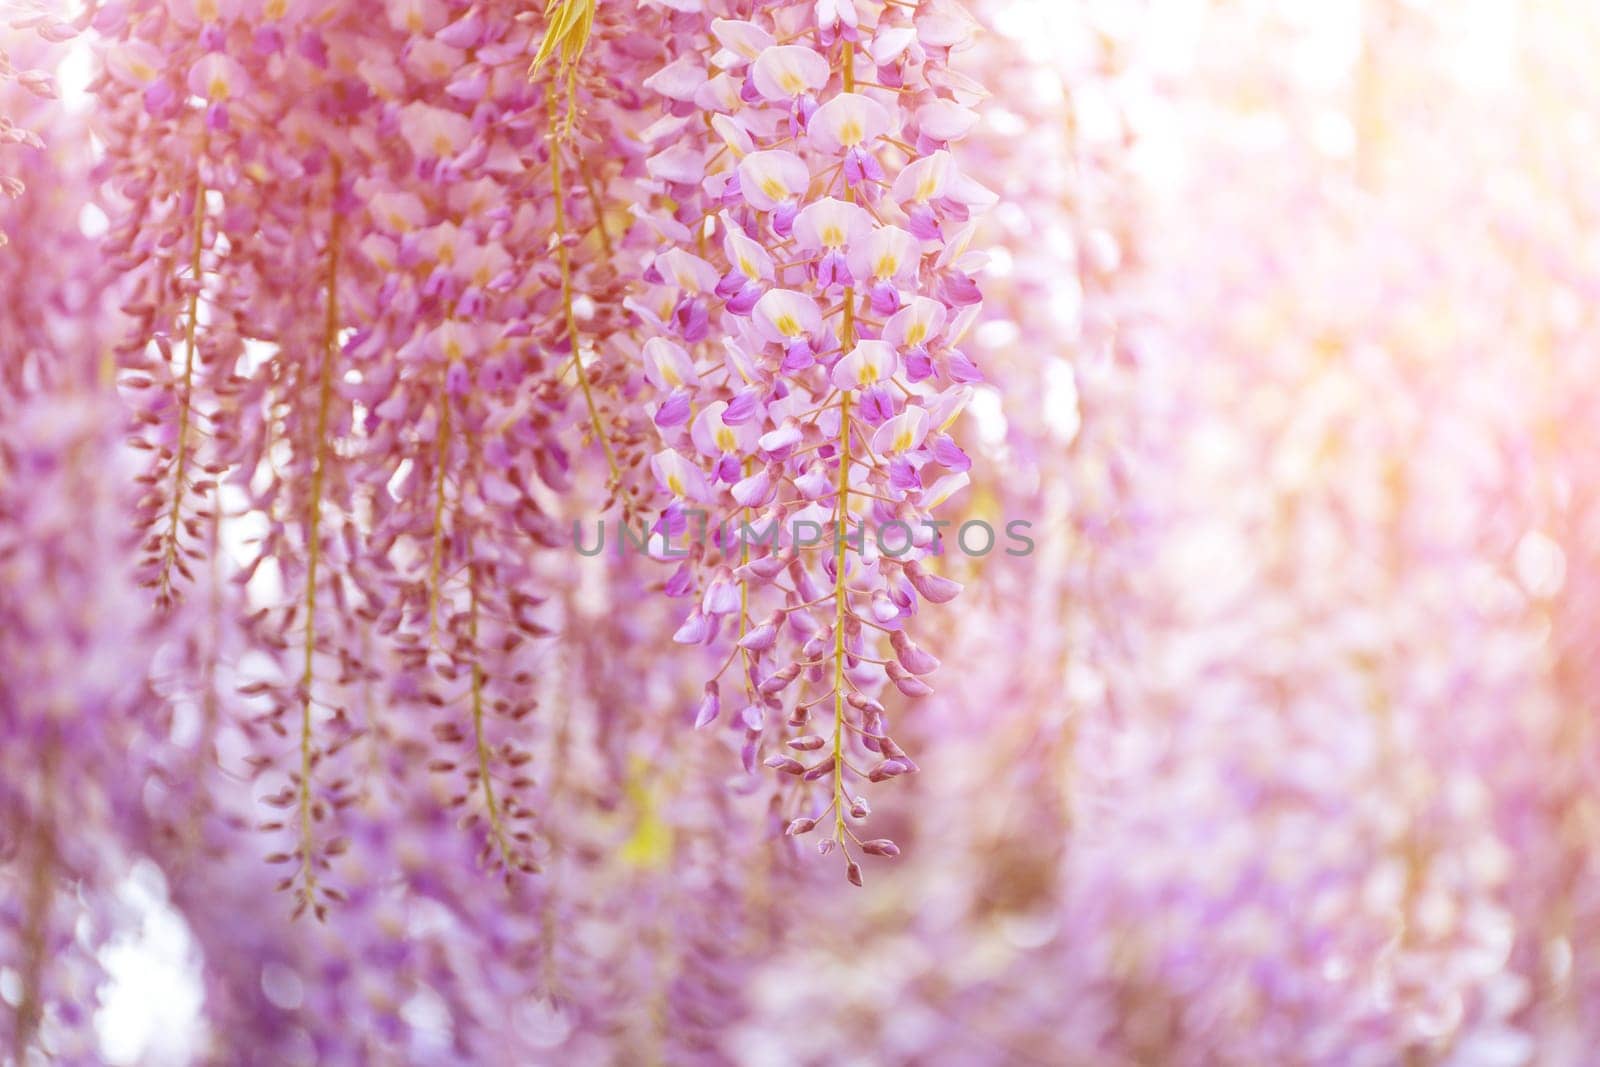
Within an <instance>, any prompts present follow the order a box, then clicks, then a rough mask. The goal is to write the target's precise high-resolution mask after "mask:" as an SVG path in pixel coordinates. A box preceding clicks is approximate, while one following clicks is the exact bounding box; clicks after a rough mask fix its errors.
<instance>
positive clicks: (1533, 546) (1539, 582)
mask: <svg viewBox="0 0 1600 1067" xmlns="http://www.w3.org/2000/svg"><path fill="white" fill-rule="evenodd" d="M1516 568H1517V581H1519V582H1521V583H1522V588H1524V589H1526V590H1527V591H1528V594H1529V595H1530V596H1536V597H1552V596H1555V595H1556V594H1557V593H1559V592H1560V591H1561V587H1562V585H1564V584H1565V583H1566V580H1567V556H1566V553H1565V552H1562V551H1561V546H1560V545H1558V544H1556V543H1555V542H1554V541H1552V540H1550V538H1548V537H1546V536H1545V535H1544V534H1542V533H1540V532H1539V531H1538V530H1532V531H1529V532H1528V533H1527V534H1525V535H1524V536H1523V538H1522V540H1521V541H1519V542H1517V555H1516Z"/></svg>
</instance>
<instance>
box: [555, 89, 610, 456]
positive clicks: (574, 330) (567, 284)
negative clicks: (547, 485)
mask: <svg viewBox="0 0 1600 1067" xmlns="http://www.w3.org/2000/svg"><path fill="white" fill-rule="evenodd" d="M549 108H550V189H551V192H552V193H553V194H554V199H555V210H556V262H557V263H558V264H559V265H560V268H561V306H562V309H563V311H564V312H565V314H566V320H567V340H568V341H569V342H570V344H571V345H572V364H573V366H574V367H576V368H577V371H578V384H579V385H580V386H582V387H583V402H584V404H585V405H587V407H588V409H589V424H590V426H591V427H593V429H594V436H595V439H596V440H598V441H599V442H600V447H601V449H602V450H603V451H604V452H605V454H606V466H607V467H609V468H610V470H611V484H612V485H613V486H619V485H621V483H622V472H621V471H620V470H619V469H618V467H617V457H616V456H615V455H613V454H612V452H611V440H610V439H609V438H608V437H607V436H606V431H605V428H604V426H603V425H602V424H601V422H600V409H599V407H598V406H597V405H596V404H595V401H594V391H593V390H592V389H591V388H590V387H589V372H588V371H587V370H585V369H584V366H583V356H582V354H581V352H580V350H579V349H580V346H579V344H578V317H577V315H576V314H574V313H573V310H572V263H571V259H570V255H569V253H568V251H567V209H566V205H565V203H564V202H563V200H562V196H561V138H560V136H559V134H558V131H557V128H556V126H557V117H556V116H557V111H556V94H555V93H554V92H551V93H550V94H549Z"/></svg>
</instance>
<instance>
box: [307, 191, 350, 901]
mask: <svg viewBox="0 0 1600 1067" xmlns="http://www.w3.org/2000/svg"><path fill="white" fill-rule="evenodd" d="M333 186H334V190H335V197H337V190H338V188H339V166H338V164H335V165H334V168H333ZM331 215H332V219H333V221H332V224H331V228H330V229H329V232H328V296H327V304H326V308H325V312H324V317H323V327H322V381H321V384H320V386H319V388H318V391H317V427H316V436H315V438H314V440H313V443H312V447H313V448H314V449H315V455H314V458H313V459H312V465H311V502H310V514H309V516H308V518H307V523H306V525H307V545H306V600H305V612H306V643H305V664H304V667H303V669H302V673H301V677H300V688H301V690H302V692H301V704H300V864H301V872H302V875H303V877H304V878H305V893H306V903H307V905H308V906H310V907H312V908H315V906H316V902H315V901H314V900H312V899H311V897H312V892H313V890H314V889H315V888H316V884H317V878H316V871H315V869H314V867H313V865H312V864H313V856H312V837H313V834H312V827H311V807H312V802H311V686H312V682H313V680H314V678H315V670H314V661H315V655H316V649H317V567H318V565H319V563H320V562H321V558H322V487H323V480H324V478H325V477H326V475H327V458H328V409H329V408H331V407H332V406H333V364H334V358H335V356H336V354H337V353H338V347H339V233H340V215H339V212H338V209H337V208H334V210H333V211H332V212H331Z"/></svg>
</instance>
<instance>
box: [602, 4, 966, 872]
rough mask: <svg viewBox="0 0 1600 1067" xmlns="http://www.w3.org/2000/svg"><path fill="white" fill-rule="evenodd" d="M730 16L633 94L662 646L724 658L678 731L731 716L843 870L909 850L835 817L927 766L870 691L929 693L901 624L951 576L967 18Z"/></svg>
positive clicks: (858, 13)
mask: <svg viewBox="0 0 1600 1067" xmlns="http://www.w3.org/2000/svg"><path fill="white" fill-rule="evenodd" d="M723 7H725V8H726V10H723ZM741 13H742V8H741V6H740V5H736V4H728V5H716V6H715V9H714V10H706V11H704V12H701V13H699V14H697V15H696V16H695V17H687V16H680V17H678V18H676V19H675V20H674V23H673V29H674V33H675V37H674V45H675V47H674V48H673V50H672V59H671V62H669V63H667V64H665V65H664V66H663V67H662V68H661V69H660V70H658V71H656V72H655V73H653V74H652V75H651V76H650V78H649V79H648V80H647V81H646V82H645V86H646V87H647V88H649V89H651V90H652V91H653V92H655V93H657V94H659V95H661V96H663V97H665V98H666V99H667V100H668V101H670V105H671V106H670V108H669V109H668V113H667V114H665V115H663V116H662V117H661V118H660V119H659V120H657V122H656V123H654V124H653V125H652V126H651V127H650V129H648V130H646V131H645V132H644V134H643V136H645V137H646V138H647V139H648V141H649V143H650V144H651V146H652V151H651V153H650V155H649V157H648V158H647V160H646V161H645V166H646V168H647V171H648V173H649V176H650V178H651V183H650V184H651V186H652V190H653V196H652V201H651V207H652V209H651V210H650V211H648V212H646V213H644V214H643V215H642V217H641V220H640V223H639V225H640V226H641V227H644V228H647V229H648V230H649V231H651V232H652V233H654V234H655V235H656V237H657V239H658V241H659V244H660V246H661V247H660V249H659V250H658V251H655V252H654V253H653V254H651V255H649V256H648V257H647V259H646V262H645V264H644V270H643V275H642V279H641V283H640V284H639V285H637V286H636V287H635V289H634V292H633V293H632V294H631V296H630V298H629V306H630V307H631V308H632V309H633V310H634V312H635V314H636V315H637V316H638V318H639V319H640V320H641V321H642V323H643V326H644V328H643V330H642V331H641V332H642V336H643V337H644V340H643V343H642V344H641V345H640V347H639V359H640V360H641V361H642V363H643V374H644V376H645V379H646V382H647V385H648V389H649V393H648V395H649V398H650V399H649V400H648V402H647V409H648V410H649V412H650V415H651V419H652V421H653V422H654V424H655V428H656V432H657V434H658V435H659V439H660V445H661V447H660V448H659V450H658V451H656V453H655V454H654V455H653V456H652V457H651V461H650V465H651V470H652V472H653V474H654V475H655V478H656V482H657V486H658V488H659V489H660V490H661V491H662V492H663V493H665V494H667V495H668V496H670V497H671V502H670V503H669V504H668V505H667V506H666V507H665V508H664V509H663V512H662V515H661V518H660V520H659V521H658V522H657V523H656V524H655V526H654V527H653V528H652V531H651V533H652V535H653V537H654V539H655V541H654V544H655V547H656V550H657V552H658V554H662V555H665V554H668V553H669V552H671V551H672V549H673V546H675V545H681V544H684V543H688V545H689V549H688V555H689V558H688V559H686V560H685V561H684V562H682V563H681V564H680V565H679V566H678V567H677V568H676V570H675V572H674V574H673V575H672V577H671V578H670V579H669V580H668V581H667V582H666V592H667V594H668V595H669V596H674V597H681V598H684V599H686V600H688V601H689V605H690V606H689V608H688V610H687V612H686V617H685V618H684V620H683V622H682V625H681V626H680V627H679V629H678V631H677V634H676V635H675V640H677V641H678V642H680V643H682V644H686V645H696V646H699V645H703V646H709V647H716V648H719V649H720V648H722V647H724V646H725V647H727V648H728V652H727V655H726V658H725V659H724V660H723V662H722V666H721V669H720V670H718V671H717V672H716V674H715V676H714V677H713V678H712V679H711V680H710V681H709V682H707V684H706V686H705V691H704V697H703V699H702V701H701V703H700V705H699V707H698V708H697V710H696V712H695V718H694V722H695V725H696V726H697V727H702V728H703V727H707V726H710V725H711V724H712V723H714V722H716V721H718V719H719V718H722V717H723V714H724V713H723V705H724V704H726V705H727V713H726V720H725V721H727V722H728V723H730V724H731V726H732V728H733V729H735V730H737V731H739V732H740V733H741V734H742V735H743V738H744V741H743V754H744V761H745V764H746V767H747V769H749V768H751V767H753V765H754V764H755V763H756V762H757V761H760V762H761V763H763V764H765V765H766V766H767V767H769V768H772V769H773V770H775V771H777V772H778V773H779V774H780V775H785V776H792V777H793V778H794V779H795V780H796V781H795V785H794V787H793V788H792V789H789V788H787V787H786V788H785V789H784V792H785V793H786V794H787V796H786V797H785V798H784V801H783V803H782V805H781V808H782V810H783V811H784V812H785V813H786V819H787V831H788V833H789V834H791V835H795V836H798V835H803V834H806V833H809V832H810V831H811V830H812V829H813V828H814V827H816V826H817V825H818V824H819V823H826V824H827V836H826V838H825V839H824V840H823V841H822V842H821V845H820V849H821V850H822V851H824V852H827V851H830V850H832V849H834V848H836V847H837V848H839V849H841V851H842V854H843V856H844V861H845V868H846V871H847V873H848V875H849V877H850V880H851V881H854V882H856V883H858V884H859V883H860V881H861V878H862V875H861V869H860V866H859V864H858V863H857V861H856V859H855V858H854V857H855V855H859V854H861V853H865V854H874V855H887V856H893V855H895V854H897V852H898V847H897V846H896V845H895V844H894V842H893V841H890V840H888V839H882V838H875V839H870V840H862V839H861V838H860V837H858V836H857V834H856V832H855V831H854V830H853V829H852V828H851V824H852V823H853V822H859V821H861V820H864V819H865V818H866V816H867V813H868V810H869V805H868V801H867V798H866V796H865V795H864V788H863V787H864V786H865V785H866V784H867V783H869V782H880V781H883V780H886V779H889V778H894V777H897V776H899V775H903V774H906V773H909V772H912V771H914V770H916V769H917V764H916V762H915V761H914V760H912V759H911V757H910V756H908V755H907V754H906V752H905V751H904V750H903V749H902V748H901V747H900V746H899V745H898V744H897V743H896V742H895V741H894V739H893V737H892V736H891V734H890V732H889V727H888V718H889V714H890V706H889V705H888V704H886V703H885V700H887V699H888V696H886V694H889V693H897V694H898V695H901V696H904V697H907V698H917V697H922V696H925V695H927V694H928V693H929V692H931V691H932V690H931V688H930V687H929V685H928V683H927V682H925V681H924V680H923V676H925V675H927V674H929V673H931V672H932V671H934V670H935V669H936V668H937V667H938V660H937V659H936V658H935V657H934V656H932V655H931V654H929V653H928V652H926V651H924V650H923V649H921V648H920V647H919V646H918V645H917V644H916V642H915V641H914V640H913V639H912V637H911V636H910V626H911V624H912V621H913V616H915V615H916V614H917V612H918V609H919V607H920V606H921V605H923V604H926V603H934V604H938V603H944V602H946V601H948V600H950V599H951V598H952V597H954V596H955V594H956V592H957V590H958V588H959V587H958V586H957V585H956V584H955V583H954V582H952V581H950V580H949V579H947V578H944V577H942V576H940V575H939V574H938V573H937V570H938V566H939V565H938V564H937V563H934V562H932V560H933V559H934V557H936V556H937V555H939V553H940V548H941V544H942V538H941V536H940V533H939V527H940V525H942V524H941V523H939V522H938V521H937V520H936V518H935V517H936V516H937V515H938V514H939V513H940V511H939V509H940V508H941V505H943V504H944V503H945V502H946V501H948V500H949V499H950V498H951V497H952V496H954V495H955V494H956V493H958V492H959V491H960V490H961V489H962V488H963V487H964V486H965V485H966V484H967V482H968V475H967V470H968V469H969V468H970V466H971V461H970V459H969V458H968V456H967V454H966V453H965V452H964V451H963V450H962V449H961V447H960V446H959V445H957V444H956V442H955V440H954V438H953V437H952V436H951V434H950V431H951V428H952V425H953V424H954V423H955V421H956V419H957V418H958V416H959V415H960V414H961V411H962V408H963V407H964V405H965V403H966V401H967V398H968V396H969V395H970V385H971V383H974V382H978V381H981V380H982V374H981V372H980V371H979V370H978V368H977V366H976V365H975V364H974V362H973V361H972V359H971V358H970V357H969V356H968V355H967V354H966V352H965V350H964V349H963V347H962V344H963V341H964V339H965V338H966V335H967V333H968V331H969V329H970V328H971V326H972V324H973V322H974V321H975V320H976V318H977V316H978V314H979V313H980V307H981V305H980V296H979V292H978V287H977V284H976V282H975V281H974V277H973V276H974V273H975V272H976V271H977V270H978V269H979V268H980V267H981V266H982V263H983V257H982V256H981V254H980V253H978V252H976V251H973V250H972V247H971V246H972V240H973V234H974V232H975V229H976V225H977V223H976V220H975V217H974V216H975V215H976V214H977V213H978V212H980V211H981V210H982V209H983V208H985V207H987V206H988V205H989V204H990V203H992V201H993V200H994V197H993V195H992V194H991V193H989V192H988V191H987V190H986V189H984V188H983V187H982V186H981V185H979V184H978V183H977V182H976V181H974V180H972V179H971V178H970V177H968V176H966V175H965V174H964V173H963V172H962V171H961V169H960V166H959V165H958V163H957V161H956V158H955V155H954V154H953V152H952V148H953V147H954V146H957V145H958V144H959V142H960V141H961V139H962V138H963V137H965V136H966V135H967V134H968V132H970V130H971V129H972V127H973V126H974V124H975V123H976V122H977V115H976V113H975V111H974V110H973V108H974V105H976V104H977V103H978V101H979V100H980V99H981V97H982V95H983V93H982V90H981V88H980V87H979V86H978V85H977V84H976V83H974V82H972V81H971V80H970V79H969V78H967V77H966V76H964V75H962V74H960V73H959V72H958V71H956V70H955V69H954V68H953V67H952V65H951V57H952V55H953V54H955V53H958V52H959V51H960V50H961V49H962V48H963V47H965V46H967V45H969V44H970V41H971V35H972V31H973V28H974V24H973V23H972V22H971V21H970V19H968V18H967V17H966V16H965V15H964V13H963V12H961V11H960V10H959V9H958V8H956V7H954V6H953V5H943V4H929V5H923V6H921V7H918V8H912V7H910V6H902V5H859V6H858V5H854V4H839V5H826V4H825V5H812V4H790V5H777V6H776V7H773V8H770V9H766V10H763V11H761V12H760V13H758V14H757V15H756V16H755V17H752V18H744V17H740V16H741ZM707 16H711V17H710V18H709V19H708V18H707ZM810 531H816V535H815V536H814V537H813V536H809V534H810ZM824 534H825V535H826V536H825V537H824ZM730 669H731V670H734V671H735V673H734V675H733V677H732V680H731V681H730V680H728V679H727V678H726V677H725V675H726V673H727V672H728V671H729V670H730ZM891 703H892V702H891Z"/></svg>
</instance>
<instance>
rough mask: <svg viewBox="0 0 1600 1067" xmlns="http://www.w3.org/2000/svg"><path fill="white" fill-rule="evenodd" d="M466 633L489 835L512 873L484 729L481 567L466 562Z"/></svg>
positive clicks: (475, 739) (475, 740) (475, 736)
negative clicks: (479, 602)
mask: <svg viewBox="0 0 1600 1067" xmlns="http://www.w3.org/2000/svg"><path fill="white" fill-rule="evenodd" d="M467 604H468V608H467V610H468V615H467V635H468V637H470V638H471V640H472V740H473V745H474V747H475V748H476V749H477V753H478V783H479V784H480V785H481V786H482V787H483V803H484V807H485V808H486V809H487V810H488V815H489V837H490V839H491V840H492V841H493V842H494V847H495V849H496V850H498V851H499V853H500V859H501V861H502V862H503V863H504V864H505V867H506V871H507V872H508V873H509V872H510V871H512V870H513V869H514V865H513V863H512V857H511V848H510V846H509V845H507V844H506V835H505V830H504V828H503V827H502V826H501V822H500V803H499V801H498V800H496V799H495V795H494V783H493V782H492V781H490V779H489V741H488V738H487V737H486V736H485V734H484V732H483V665H482V664H481V663H480V662H479V660H478V569H477V567H476V566H474V565H473V564H472V563H471V562H470V561H469V562H468V563H467Z"/></svg>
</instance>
